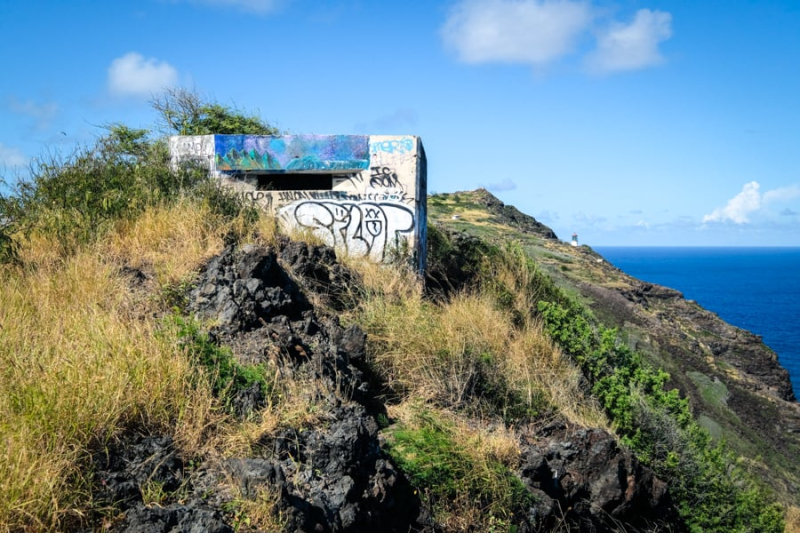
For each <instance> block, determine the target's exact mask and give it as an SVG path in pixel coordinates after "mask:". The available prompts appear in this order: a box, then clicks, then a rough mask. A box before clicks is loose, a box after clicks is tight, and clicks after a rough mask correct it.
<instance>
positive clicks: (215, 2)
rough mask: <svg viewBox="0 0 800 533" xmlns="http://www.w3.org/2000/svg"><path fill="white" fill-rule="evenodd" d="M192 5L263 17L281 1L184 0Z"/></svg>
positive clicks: (281, 1)
mask: <svg viewBox="0 0 800 533" xmlns="http://www.w3.org/2000/svg"><path fill="white" fill-rule="evenodd" d="M184 1H188V2H191V3H192V4H204V5H209V6H220V7H231V8H234V9H238V10H240V11H247V12H250V13H256V14H259V15H265V14H267V13H271V12H273V11H275V10H276V9H277V8H278V7H279V6H280V5H281V4H283V3H284V1H283V0H184Z"/></svg>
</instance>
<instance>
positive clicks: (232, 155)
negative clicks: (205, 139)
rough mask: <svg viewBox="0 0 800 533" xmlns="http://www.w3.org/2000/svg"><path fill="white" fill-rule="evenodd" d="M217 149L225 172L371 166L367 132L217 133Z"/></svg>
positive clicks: (218, 163) (218, 159)
mask: <svg viewBox="0 0 800 533" xmlns="http://www.w3.org/2000/svg"><path fill="white" fill-rule="evenodd" d="M214 152H215V159H216V166H217V170H221V171H246V170H256V171H267V172H269V171H273V172H281V171H287V170H288V171H310V170H312V171H313V170H323V171H324V170H341V171H353V170H363V169H366V168H369V137H368V136H366V135H282V136H266V135H215V136H214Z"/></svg>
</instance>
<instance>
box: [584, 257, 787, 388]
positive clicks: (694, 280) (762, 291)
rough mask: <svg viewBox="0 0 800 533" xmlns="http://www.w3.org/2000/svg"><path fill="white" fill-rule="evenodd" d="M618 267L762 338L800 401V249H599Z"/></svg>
mask: <svg viewBox="0 0 800 533" xmlns="http://www.w3.org/2000/svg"><path fill="white" fill-rule="evenodd" d="M595 251H597V252H598V253H600V254H602V255H603V257H605V258H606V259H607V260H608V261H609V262H610V263H612V264H613V265H614V266H616V267H618V268H620V269H622V270H623V271H625V272H626V273H628V274H630V275H631V276H634V277H636V278H639V279H641V280H644V281H649V282H651V283H657V284H659V285H664V286H667V287H671V288H673V289H677V290H679V291H681V292H682V293H683V295H684V296H685V297H686V298H687V299H690V300H696V301H697V302H698V303H699V304H700V305H702V306H703V307H705V308H706V309H708V310H710V311H714V312H715V313H717V314H718V315H719V316H720V318H722V319H723V320H725V321H726V322H729V323H730V324H733V325H734V326H738V327H740V328H742V329H746V330H749V331H752V332H753V333H756V334H758V335H761V336H762V337H763V338H764V342H765V343H766V344H767V345H768V346H769V347H770V348H772V349H773V350H775V352H776V353H777V354H778V359H779V360H780V362H781V364H782V365H783V367H784V368H786V369H787V370H788V371H789V374H790V375H791V379H792V386H793V388H794V391H795V395H796V396H800V248H673V247H665V248H660V247H658V248H656V247H611V246H598V247H595Z"/></svg>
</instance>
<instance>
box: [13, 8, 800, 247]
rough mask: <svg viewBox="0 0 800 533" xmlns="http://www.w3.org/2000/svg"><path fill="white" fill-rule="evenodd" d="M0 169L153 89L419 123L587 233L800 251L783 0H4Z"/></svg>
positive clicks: (288, 117)
mask: <svg viewBox="0 0 800 533" xmlns="http://www.w3.org/2000/svg"><path fill="white" fill-rule="evenodd" d="M0 53H1V54H2V58H3V62H4V74H3V76H1V77H0V172H2V174H0V175H2V176H4V177H5V179H6V181H13V180H14V179H15V176H17V175H19V173H21V172H22V173H24V168H25V167H26V166H27V165H28V162H29V160H30V158H32V157H38V156H41V155H42V154H48V153H62V154H66V153H69V152H70V151H71V150H73V149H74V148H75V147H76V146H80V145H84V144H87V143H91V141H92V140H93V139H94V138H95V137H96V136H97V135H99V134H101V133H102V129H101V128H100V126H102V125H103V124H108V123H111V122H123V123H126V124H129V125H131V126H140V127H149V126H151V125H153V123H154V121H155V116H154V114H153V112H152V111H151V109H150V107H149V105H148V101H149V100H150V99H151V98H152V96H153V95H154V94H157V93H158V92H159V91H160V90H162V89H163V88H164V87H167V86H181V87H187V88H190V89H193V90H196V91H197V92H199V93H200V94H201V95H203V96H205V97H206V98H210V99H215V100H218V101H220V102H221V103H224V104H230V105H234V106H237V107H240V108H242V109H245V110H249V111H254V112H258V113H259V114H260V115H261V116H263V117H264V118H266V119H267V120H268V121H270V122H271V123H273V124H275V125H277V126H278V127H280V128H281V129H283V130H286V131H288V132H291V133H366V134H415V135H420V136H421V137H422V140H423V143H424V145H425V148H426V152H427V155H428V164H429V189H430V190H431V191H435V192H452V191H457V190H467V189H474V188H477V187H480V186H484V187H487V188H489V189H490V190H491V191H492V192H494V194H496V195H497V196H498V197H499V198H500V199H502V200H503V201H504V202H506V203H508V204H512V205H515V206H517V207H518V208H519V209H521V210H522V211H523V212H526V213H528V214H531V215H533V216H535V217H536V218H537V219H539V220H540V221H542V222H544V223H546V224H548V225H550V226H551V227H552V228H553V229H554V230H555V231H556V233H557V234H558V235H559V237H561V238H562V239H568V238H569V236H570V235H571V234H572V232H573V231H576V232H578V234H579V236H580V241H581V242H582V243H586V244H590V245H596V246H600V245H643V244H649V245H743V246H745V245H750V246H753V245H791V246H800V96H799V95H800V2H798V1H797V0H795V1H782V2H781V1H772V2H769V1H766V2H763V1H759V2H756V1H741V0H728V1H726V2H697V1H671V2H666V1H656V0H653V1H635V0H620V1H616V2H611V1H605V0H593V1H578V0H547V1H545V0H448V1H441V2H435V1H416V0H407V1H405V2H385V1H377V0H372V1H366V0H361V1H356V0H352V1H350V0H342V1H325V0H180V1H179V0H142V1H138V2H126V1H115V2H98V1H93V2H90V1H87V0H71V1H70V2H62V1H58V2H56V1H48V0H41V1H35V0H34V1H28V2H22V1H17V0H13V1H12V0H0Z"/></svg>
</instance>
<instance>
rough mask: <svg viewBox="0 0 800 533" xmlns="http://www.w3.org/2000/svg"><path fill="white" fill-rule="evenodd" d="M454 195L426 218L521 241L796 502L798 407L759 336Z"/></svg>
mask: <svg viewBox="0 0 800 533" xmlns="http://www.w3.org/2000/svg"><path fill="white" fill-rule="evenodd" d="M453 196H454V195H441V196H440V197H439V198H438V201H431V202H430V203H429V205H430V206H431V210H430V212H431V219H432V220H434V221H436V222H438V223H440V224H441V225H442V226H444V227H445V228H452V229H457V230H462V231H464V232H466V233H473V234H478V235H481V236H482V237H485V238H489V239H495V240H497V241H502V240H515V241H517V242H519V243H521V245H522V246H523V247H524V248H525V250H526V251H527V252H528V253H529V254H530V255H531V256H533V257H534V258H535V260H536V262H537V264H538V265H540V266H541V267H542V268H543V269H545V270H546V271H547V273H548V274H549V275H550V277H551V278H552V279H553V280H554V281H555V282H556V284H557V285H559V286H561V287H563V288H566V289H567V290H568V291H570V292H573V293H576V294H578V295H580V299H581V300H582V301H583V303H584V304H585V305H587V306H588V307H589V308H590V309H591V310H592V312H593V313H594V315H595V316H596V317H597V318H598V319H599V320H600V322H602V323H603V324H604V325H606V326H607V327H616V328H618V329H619V331H620V333H621V334H622V337H623V338H624V339H626V340H627V342H628V344H629V345H630V346H631V347H632V348H634V349H636V350H638V351H640V352H642V353H643V354H644V355H645V357H646V358H647V359H648V360H649V362H650V363H651V364H652V365H653V366H655V367H657V368H663V369H664V370H666V371H667V372H669V373H670V375H671V385H672V386H673V387H677V388H678V389H680V391H681V393H682V395H684V396H687V397H689V398H690V402H691V407H692V411H693V413H694V415H695V417H696V418H697V420H698V422H699V423H700V424H701V425H702V426H703V427H705V428H706V429H708V430H709V432H710V433H711V434H712V435H713V436H715V437H719V438H724V439H725V440H726V441H727V442H728V444H730V445H731V447H732V448H733V449H734V450H735V451H736V452H737V453H738V454H740V455H741V456H742V457H743V458H744V460H745V461H746V462H747V463H749V465H750V466H751V467H752V468H753V469H754V470H755V471H757V472H759V473H760V475H761V477H762V478H763V479H764V480H765V481H766V483H767V484H768V485H769V486H771V487H773V488H774V489H775V490H776V492H777V493H778V494H779V496H780V497H781V498H782V499H783V500H784V501H786V502H789V503H793V504H794V505H797V504H798V503H800V462H799V461H797V457H800V404H798V403H797V401H796V398H795V394H794V391H793V390H792V385H791V382H790V381H789V374H788V372H787V371H786V369H784V368H783V367H781V366H780V364H779V362H778V359H777V356H776V354H775V353H774V352H773V351H772V350H771V349H769V347H767V346H766V345H765V344H764V343H763V342H762V340H761V338H760V337H758V336H757V335H754V334H752V333H750V332H748V331H744V330H741V329H739V328H736V327H734V326H731V325H730V324H728V323H726V322H725V321H723V320H722V319H720V318H719V317H718V316H717V315H716V314H714V313H712V312H710V311H708V310H706V309H704V308H702V307H701V306H700V305H698V304H697V303H696V302H694V301H691V300H686V299H685V298H684V297H683V295H682V294H681V293H680V292H678V291H676V290H673V289H670V288H667V287H662V286H659V285H654V284H650V283H645V282H642V281H641V280H637V279H635V278H633V277H631V276H629V275H627V274H625V273H624V272H622V271H621V270H619V269H617V268H615V267H614V266H613V265H612V264H610V263H608V262H607V261H606V260H605V259H604V258H603V257H602V256H600V255H599V254H597V253H595V252H594V251H592V250H591V249H590V248H589V247H586V246H580V247H577V248H576V247H573V246H570V245H568V244H567V243H564V242H561V241H558V240H556V239H553V238H552V237H551V236H549V235H548V234H547V232H546V231H543V230H542V229H541V228H540V227H539V226H541V225H540V224H539V223H538V222H536V221H535V220H533V218H532V217H527V216H526V215H522V217H524V219H522V220H520V219H518V218H517V219H509V218H505V217H503V216H502V214H503V213H504V212H506V211H509V210H510V208H509V206H504V205H503V203H502V202H500V201H499V200H497V199H496V198H494V197H493V196H491V194H490V193H488V192H487V191H485V190H482V189H481V190H478V191H472V192H460V193H457V196H458V201H455V200H454V199H453ZM481 206H484V207H481ZM514 211H516V210H514ZM454 214H455V215H459V218H458V219H453V216H452V215H454Z"/></svg>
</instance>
